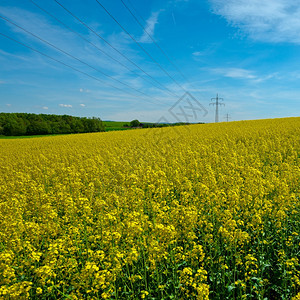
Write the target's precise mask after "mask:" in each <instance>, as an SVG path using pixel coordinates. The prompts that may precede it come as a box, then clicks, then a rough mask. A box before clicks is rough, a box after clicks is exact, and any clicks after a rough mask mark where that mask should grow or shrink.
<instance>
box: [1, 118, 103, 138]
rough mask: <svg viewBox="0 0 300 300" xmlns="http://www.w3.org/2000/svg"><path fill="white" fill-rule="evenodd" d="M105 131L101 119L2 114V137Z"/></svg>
mask: <svg viewBox="0 0 300 300" xmlns="http://www.w3.org/2000/svg"><path fill="white" fill-rule="evenodd" d="M99 131H105V128H104V125H103V123H102V121H101V120H100V119H99V118H81V117H73V116H68V115H47V114H27V113H0V135H7V136H14V135H43V134H65V133H84V132H99Z"/></svg>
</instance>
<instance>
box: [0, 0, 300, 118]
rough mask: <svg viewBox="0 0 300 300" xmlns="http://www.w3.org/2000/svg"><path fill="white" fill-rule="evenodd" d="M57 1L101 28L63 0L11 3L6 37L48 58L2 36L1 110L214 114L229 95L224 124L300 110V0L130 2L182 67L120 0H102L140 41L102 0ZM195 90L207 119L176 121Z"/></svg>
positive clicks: (1, 9)
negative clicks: (214, 102)
mask: <svg viewBox="0 0 300 300" xmlns="http://www.w3.org/2000/svg"><path fill="white" fill-rule="evenodd" d="M58 1H59V3H60V4H61V5H62V6H64V7H65V8H66V9H68V10H69V11H70V12H72V13H73V15H75V16H76V17H77V18H79V19H80V20H82V21H83V22H84V23H85V24H86V25H87V26H89V27H90V28H91V29H93V31H94V32H95V33H97V34H98V36H97V35H96V34H94V33H93V32H92V31H90V30H89V29H88V28H86V27H84V26H83V25H82V24H81V23H80V22H79V21H78V20H76V19H75V18H74V17H73V16H71V15H70V14H69V13H68V12H66V10H64V9H63V8H62V6H61V5H59V4H58V3H57V2H55V1H54V0H46V1H38V0H35V3H36V4H38V5H39V6H40V7H41V8H42V9H44V11H42V10H41V9H39V8H38V7H37V6H35V5H34V3H33V2H32V1H30V0H22V1H21V0H10V1H8V0H3V1H1V3H0V16H1V17H2V18H0V33H2V34H5V35H6V36H8V37H10V38H13V39H15V40H17V41H19V42H21V43H23V44H25V45H27V46H30V47H31V48H33V49H35V50H37V51H40V52H41V53H43V54H45V55H47V56H48V57H46V56H44V55H42V54H40V53H37V52H35V51H33V50H32V49H29V48H26V47H24V46H22V45H20V44H18V43H16V42H15V41H12V40H10V39H8V38H7V37H4V36H3V35H0V66H1V68H0V111H1V112H30V113H47V114H70V115H74V116H87V117H91V116H96V117H100V118H101V119H103V120H116V121H117V120H118V121H130V120H132V119H136V118H137V119H139V120H140V121H150V122H157V121H158V120H163V121H168V122H174V121H176V120H177V121H178V120H180V121H186V120H187V119H186V118H189V119H188V121H190V122H200V121H203V122H213V121H214V117H215V114H214V113H215V111H214V106H210V105H209V103H210V101H211V100H210V99H211V98H213V97H215V96H216V94H217V93H218V94H219V96H220V97H222V98H223V99H224V103H225V106H221V107H220V112H219V119H220V121H225V114H227V113H228V114H229V115H230V117H231V119H230V120H246V119H261V118H277V117H293V116H299V111H300V102H299V100H300V84H299V82H300V68H299V67H300V55H299V53H300V34H299V32H300V18H299V13H300V1H299V0H296V1H295V0H265V1H258V0H226V1H223V0H174V1H171V0H170V1H158V0H149V1H138V0H123V2H124V3H125V4H126V5H127V7H129V8H130V9H131V11H132V12H133V13H134V15H135V16H136V17H137V18H138V20H139V21H140V23H141V24H142V25H143V27H144V28H145V29H146V31H147V32H148V33H149V34H150V35H151V37H152V38H153V39H154V40H155V41H156V44H157V45H159V46H160V48H161V49H163V51H164V53H166V54H167V57H168V58H169V59H170V60H171V62H172V63H171V62H170V61H169V59H168V58H167V57H166V56H165V55H164V54H163V52H161V51H160V49H159V48H158V47H157V45H156V44H155V43H154V42H153V41H152V40H151V39H150V38H149V36H148V35H147V34H146V33H145V31H144V30H143V29H142V28H141V27H140V26H139V25H138V23H137V22H136V20H135V19H134V18H133V17H132V15H131V14H130V13H129V11H128V10H127V9H126V7H125V6H124V5H123V4H122V2H121V0H114V1H109V0H98V1H99V3H101V4H102V5H103V6H104V7H105V8H106V9H107V10H108V11H109V12H110V13H111V14H112V15H113V16H114V18H115V19H116V20H117V21H118V22H119V23H120V24H121V25H122V26H123V27H124V28H125V29H126V30H127V31H128V32H129V33H130V34H131V36H132V37H133V38H134V39H135V40H136V41H137V43H138V44H139V45H140V46H139V45H138V44H137V43H135V42H134V41H133V40H132V39H131V38H130V37H129V36H128V35H127V34H126V33H125V32H124V31H123V30H122V29H121V28H120V27H119V26H118V25H117V24H116V23H115V21H114V20H113V19H112V18H111V17H110V16H109V15H108V14H107V13H106V12H105V11H104V9H103V7H101V6H100V5H99V3H97V1H96V0H86V1H83V0H78V1H71V0H58ZM45 11H47V12H48V13H50V14H51V15H52V16H53V17H55V18H56V19H54V18H53V17H51V16H50V15H48V14H47V13H46V12H45ZM3 18H5V19H7V20H9V21H10V22H13V23H15V24H17V25H18V26H20V27H22V28H24V29H26V30H27V32H25V31H23V30H22V29H20V27H16V26H15V25H13V24H12V23H9V22H8V21H7V20H4V19H3ZM57 20H59V21H60V22H62V23H64V24H65V25H66V26H67V27H65V26H63V24H62V23H60V22H59V21H57ZM70 29H71V30H72V31H71V30H70ZM28 32H31V33H32V34H34V35H35V36H37V37H39V38H40V39H43V40H44V41H46V42H48V43H49V44H47V43H45V42H42V41H41V40H39V39H37V38H36V37H34V36H33V35H30V34H29V33H28ZM74 32H76V33H77V34H76V33H74ZM78 34H80V36H79V35H78ZM99 35H100V36H101V37H102V38H103V39H104V40H106V41H107V42H108V43H110V44H111V45H112V46H113V47H114V48H115V49H117V50H118V51H119V52H116V51H115V50H114V49H113V48H111V47H110V46H109V45H108V44H107V43H105V42H104V40H103V39H102V40H101V39H100V38H99ZM50 44H51V45H53V46H55V47H56V48H54V47H52V46H50ZM140 47H142V48H143V49H145V51H146V52H147V53H148V54H149V55H150V56H151V57H152V58H153V60H151V59H150V57H149V56H148V55H147V54H146V53H145V52H143V51H142V50H141V48H140ZM57 48H59V49H61V50H62V51H64V53H63V52H61V51H59V50H57ZM103 52H105V53H106V54H108V55H109V56H110V57H108V56H107V55H106V54H104V53H103ZM66 53H67V54H66ZM120 53H122V55H121V54H120ZM49 57H51V58H53V59H55V60H56V61H54V60H53V59H51V58H49ZM75 58H76V59H75ZM57 60H58V61H60V62H62V63H64V64H65V65H63V64H61V63H59V62H57ZM66 65H68V66H70V67H72V69H71V68H70V67H67V66H66ZM174 65H175V66H176V68H175V67H174ZM75 69H76V70H75ZM178 70H179V71H180V72H178ZM78 71H79V72H78ZM83 73H84V74H83ZM103 73H105V74H106V75H108V77H107V76H105V75H104V74H103ZM86 74H88V75H89V76H90V77H89V76H87V75H86ZM182 75H183V76H182ZM186 92H189V93H190V94H191V95H192V96H193V97H194V98H192V99H195V100H193V101H197V103H198V104H200V105H201V107H204V108H205V109H206V110H207V114H206V115H205V114H204V109H203V113H202V112H201V111H200V109H198V113H197V115H196V114H194V115H193V114H187V113H186V114H185V115H184V114H181V116H180V115H179V114H177V119H176V114H174V113H173V114H172V110H171V108H172V107H173V108H174V106H175V107H176V106H177V108H182V109H183V110H184V109H185V108H186V109H188V108H187V105H184V103H183V102H180V101H178V100H179V99H180V98H181V97H182V96H183V95H184V94H185V93H186ZM183 99H185V98H183ZM195 103H196V102H194V104H195ZM184 107H185V108H184ZM199 107H200V106H199ZM199 107H198V108H199ZM192 115H193V117H192ZM204 115H205V116H204ZM187 116H188V117H187Z"/></svg>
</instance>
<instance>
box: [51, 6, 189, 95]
mask: <svg viewBox="0 0 300 300" xmlns="http://www.w3.org/2000/svg"><path fill="white" fill-rule="evenodd" d="M54 1H56V0H54ZM96 2H97V3H98V4H99V5H100V6H101V7H102V8H103V9H104V11H105V12H106V13H107V14H108V15H109V16H110V17H111V18H112V19H113V20H114V21H115V22H116V23H117V24H118V25H119V27H120V28H122V30H123V31H124V32H125V33H126V34H127V35H128V36H129V37H130V38H131V39H132V40H133V41H134V42H135V43H136V44H137V45H138V46H139V48H140V49H141V50H142V51H143V52H144V53H145V54H146V55H147V56H148V57H149V58H150V59H151V60H152V61H153V62H154V63H155V64H156V65H157V66H158V67H159V68H160V69H161V70H162V71H163V72H164V73H165V74H166V75H167V76H168V77H169V78H170V79H171V80H172V81H173V82H174V83H175V84H176V85H178V86H179V87H180V88H181V89H182V90H184V91H185V92H187V91H186V90H185V88H184V87H183V86H182V85H181V84H180V83H178V82H177V81H176V79H174V77H173V76H171V75H170V74H169V73H168V72H167V71H166V70H165V69H164V68H163V67H162V66H161V65H160V64H159V63H158V62H157V61H156V60H155V59H154V58H153V56H152V55H151V54H150V53H149V52H148V51H147V50H146V49H145V48H144V47H143V46H142V45H141V44H140V43H139V42H138V41H137V40H136V39H135V38H134V37H133V36H132V35H131V34H130V33H129V32H128V31H127V30H126V29H125V28H124V26H122V25H121V24H120V22H119V21H118V20H117V19H116V18H115V17H114V16H113V15H112V14H111V13H110V12H109V11H108V10H107V9H106V8H105V7H104V5H103V4H101V3H100V2H99V0H96Z"/></svg>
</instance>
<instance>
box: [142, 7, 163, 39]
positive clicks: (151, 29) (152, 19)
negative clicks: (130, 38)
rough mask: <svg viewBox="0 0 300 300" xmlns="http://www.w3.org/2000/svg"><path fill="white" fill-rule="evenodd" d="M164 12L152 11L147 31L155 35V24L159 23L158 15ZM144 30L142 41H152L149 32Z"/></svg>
mask: <svg viewBox="0 0 300 300" xmlns="http://www.w3.org/2000/svg"><path fill="white" fill-rule="evenodd" d="M161 12H162V10H159V11H156V12H152V14H151V16H150V17H149V19H148V20H147V21H146V26H145V31H146V32H147V33H148V34H149V35H151V36H152V37H153V35H154V30H155V25H156V24H158V16H159V14H160V13H161ZM146 32H144V34H143V35H142V36H141V37H140V40H139V41H140V42H141V43H151V42H152V40H151V39H150V37H149V36H148V34H147V33H146Z"/></svg>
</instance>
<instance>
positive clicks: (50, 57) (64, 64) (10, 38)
mask: <svg viewBox="0 0 300 300" xmlns="http://www.w3.org/2000/svg"><path fill="white" fill-rule="evenodd" d="M0 35H2V36H4V37H6V38H7V39H9V40H12V41H14V42H16V43H18V44H20V45H22V46H24V47H26V48H28V49H30V50H32V51H34V52H37V53H39V54H41V55H43V56H45V57H47V58H49V59H51V60H53V61H55V62H58V63H59V64H61V65H63V66H65V67H68V68H70V69H72V70H73V71H76V72H78V73H81V74H83V75H86V76H88V77H90V78H92V79H94V80H97V81H99V82H101V83H104V84H106V85H108V86H110V87H113V88H115V89H117V90H119V91H121V92H126V91H124V90H122V89H120V88H118V87H115V86H113V85H111V84H109V83H106V82H105V81H103V80H101V79H99V78H97V77H94V76H93V75H90V74H88V73H86V72H83V71H81V70H78V69H76V68H74V67H72V66H70V65H68V64H66V63H64V62H62V61H60V60H58V59H56V58H54V57H52V56H50V55H48V54H45V53H43V52H41V51H39V50H37V49H34V48H33V47H31V46H28V45H26V44H24V43H22V42H20V41H17V40H16V39H14V38H12V37H10V36H8V35H6V34H4V33H2V32H0ZM126 93H128V92H126Z"/></svg>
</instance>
